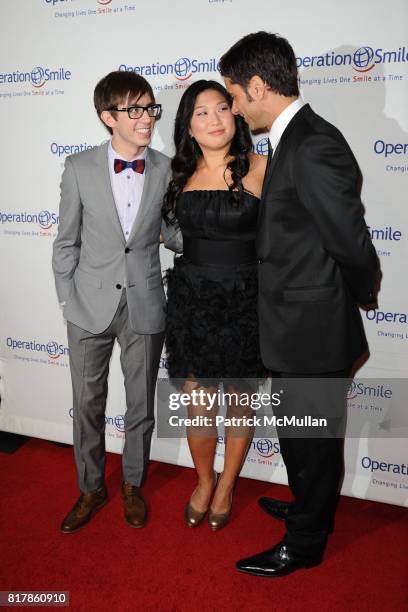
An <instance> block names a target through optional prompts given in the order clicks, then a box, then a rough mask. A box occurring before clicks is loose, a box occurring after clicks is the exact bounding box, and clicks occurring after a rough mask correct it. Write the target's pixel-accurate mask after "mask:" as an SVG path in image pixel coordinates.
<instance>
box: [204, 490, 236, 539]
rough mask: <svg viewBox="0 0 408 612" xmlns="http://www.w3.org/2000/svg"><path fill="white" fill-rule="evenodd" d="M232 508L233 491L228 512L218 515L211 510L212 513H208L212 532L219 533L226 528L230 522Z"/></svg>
mask: <svg viewBox="0 0 408 612" xmlns="http://www.w3.org/2000/svg"><path fill="white" fill-rule="evenodd" d="M231 508H232V491H231V493H230V504H229V508H228V510H227V511H226V512H220V513H218V514H216V513H215V512H213V511H212V510H211V508H210V511H209V513H208V524H209V526H210V529H211V531H218V530H219V529H222V528H223V527H225V525H226V524H227V523H228V521H229V520H230V516H231Z"/></svg>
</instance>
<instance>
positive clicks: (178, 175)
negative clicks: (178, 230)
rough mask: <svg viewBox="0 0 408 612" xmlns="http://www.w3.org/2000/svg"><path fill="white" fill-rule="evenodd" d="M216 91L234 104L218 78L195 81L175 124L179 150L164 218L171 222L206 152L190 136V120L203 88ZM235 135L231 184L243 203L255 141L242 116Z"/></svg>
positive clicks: (233, 192)
mask: <svg viewBox="0 0 408 612" xmlns="http://www.w3.org/2000/svg"><path fill="white" fill-rule="evenodd" d="M209 89H211V90H214V91H217V92H219V93H220V94H221V95H222V96H223V97H224V98H225V100H226V102H227V103H228V105H229V106H230V107H231V106H232V98H231V96H230V95H229V93H228V92H227V90H226V89H225V87H223V86H222V85H221V84H220V83H218V82H217V81H206V80H204V79H202V80H200V81H196V82H195V83H192V84H191V85H190V87H188V88H187V89H186V90H185V92H184V94H183V96H182V98H181V100H180V104H179V107H178V110H177V115H176V120H175V124H174V146H175V150H176V153H175V155H174V157H173V159H172V162H171V169H172V178H171V181H170V183H169V186H168V188H167V191H166V194H165V196H164V203H163V207H162V214H163V218H164V219H165V221H166V223H167V224H171V223H174V209H175V206H176V202H177V200H178V198H179V197H180V194H181V193H182V191H183V189H184V187H185V185H186V183H187V181H188V179H189V178H190V176H192V175H193V174H194V172H195V170H196V168H197V162H198V160H199V159H200V157H201V156H202V151H201V149H200V147H199V145H198V143H197V142H196V140H194V138H192V137H191V136H190V133H189V130H190V123H191V118H192V116H193V112H194V106H195V102H196V99H197V96H198V95H199V94H200V93H202V92H203V91H207V90H209ZM235 126H236V129H235V134H234V138H233V140H232V142H231V146H230V150H229V154H230V155H231V156H232V159H231V161H229V162H228V164H227V169H228V170H230V172H231V180H232V183H231V184H230V185H228V188H229V190H230V191H231V192H232V197H233V203H234V204H235V205H237V206H238V205H239V203H240V201H241V197H242V194H243V191H244V188H243V185H242V179H243V177H244V176H246V174H248V170H249V158H248V153H249V152H250V151H251V149H252V140H251V135H250V133H249V129H248V126H247V124H246V123H245V121H244V120H243V119H242V117H239V116H237V115H235Z"/></svg>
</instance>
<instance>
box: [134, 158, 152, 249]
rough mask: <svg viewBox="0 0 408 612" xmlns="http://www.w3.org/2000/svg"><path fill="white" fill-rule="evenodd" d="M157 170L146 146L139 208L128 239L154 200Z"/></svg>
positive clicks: (136, 229) (135, 230)
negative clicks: (144, 173) (143, 178)
mask: <svg viewBox="0 0 408 612" xmlns="http://www.w3.org/2000/svg"><path fill="white" fill-rule="evenodd" d="M157 171H158V164H157V162H156V160H155V159H154V154H153V153H152V151H151V149H149V148H148V149H147V154H146V170H145V172H146V176H145V180H144V184H143V191H142V197H141V200H140V205H139V210H138V211H137V215H136V218H135V220H134V222H133V227H132V229H131V232H130V236H129V241H130V240H132V239H133V238H134V236H135V234H136V233H137V232H138V231H139V229H140V228H141V226H142V223H143V219H144V218H145V216H146V214H147V213H148V211H149V209H150V206H151V204H152V202H153V200H154V197H155V194H156V191H157V189H158V181H157V180H156V178H157Z"/></svg>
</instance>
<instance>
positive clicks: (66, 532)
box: [60, 497, 109, 535]
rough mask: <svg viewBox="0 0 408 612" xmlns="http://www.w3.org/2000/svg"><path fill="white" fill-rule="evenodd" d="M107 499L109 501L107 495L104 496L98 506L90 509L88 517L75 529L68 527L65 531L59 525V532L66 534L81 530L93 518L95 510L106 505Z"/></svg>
mask: <svg viewBox="0 0 408 612" xmlns="http://www.w3.org/2000/svg"><path fill="white" fill-rule="evenodd" d="M108 501H109V497H107V498H106V499H105V500H104V501H103V502H102V503H101V504H99V506H97V507H96V508H94V509H93V510H92V512H91V514H90V515H89V518H88V519H87V520H86V522H85V523H83V524H82V525H81V526H80V527H77V528H76V529H69V530H67V531H65V530H64V529H63V528H62V527H61V528H60V531H61V533H63V534H65V535H68V534H70V533H76V532H77V531H80V530H81V529H82V528H83V527H86V525H87V524H88V523H89V521H90V520H91V519H93V517H94V516H95V514H96V513H97V512H99V510H102V508H103V507H104V506H106V504H107V503H108Z"/></svg>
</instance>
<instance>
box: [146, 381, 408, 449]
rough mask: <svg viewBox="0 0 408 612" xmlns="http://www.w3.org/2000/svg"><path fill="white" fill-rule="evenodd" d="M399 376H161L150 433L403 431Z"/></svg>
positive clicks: (404, 385)
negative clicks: (230, 377)
mask: <svg viewBox="0 0 408 612" xmlns="http://www.w3.org/2000/svg"><path fill="white" fill-rule="evenodd" d="M407 395H408V381H407V380H406V379H402V378H401V379H373V378H371V379H355V380H353V379H350V378H311V377H310V378H276V379H262V380H257V379H239V380H237V379H223V380H214V379H197V380H191V379H190V380H185V379H184V380H174V379H171V380H170V379H167V378H162V379H159V380H158V383H157V436H158V437H159V438H179V437H185V436H186V434H188V435H197V436H214V437H216V436H219V435H223V434H228V435H237V436H250V435H253V436H254V437H258V438H272V437H276V435H279V437H280V438H282V437H284V438H285V437H287V438H293V437H295V438H309V437H313V438H315V437H324V438H327V437H330V438H343V437H344V436H345V435H347V436H348V437H353V438H405V437H408V412H407V410H406V408H405V406H406V397H407Z"/></svg>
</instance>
